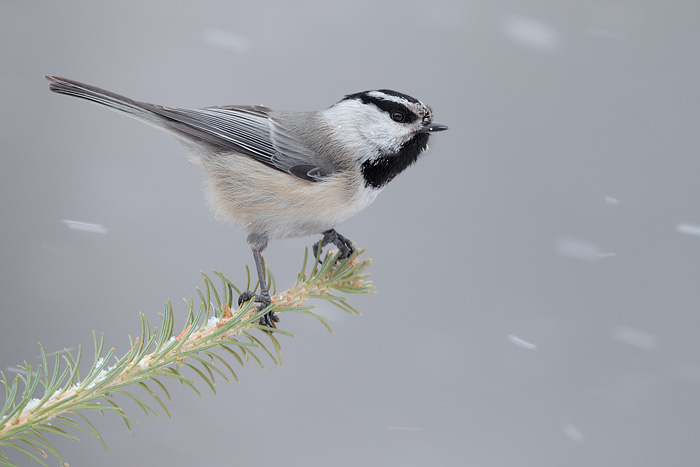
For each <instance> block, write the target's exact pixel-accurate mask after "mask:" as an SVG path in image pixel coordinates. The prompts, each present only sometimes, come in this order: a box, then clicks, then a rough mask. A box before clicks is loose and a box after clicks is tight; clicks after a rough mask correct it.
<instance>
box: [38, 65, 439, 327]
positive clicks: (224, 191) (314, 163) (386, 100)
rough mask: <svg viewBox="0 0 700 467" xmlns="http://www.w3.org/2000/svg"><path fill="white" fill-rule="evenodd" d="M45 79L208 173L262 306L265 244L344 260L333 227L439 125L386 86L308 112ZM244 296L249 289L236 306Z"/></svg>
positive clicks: (345, 249) (265, 300) (214, 199)
mask: <svg viewBox="0 0 700 467" xmlns="http://www.w3.org/2000/svg"><path fill="white" fill-rule="evenodd" d="M46 79H48V80H49V81H50V82H51V83H50V84H49V88H50V89H51V90H52V91H54V92H57V93H60V94H67V95H69V96H75V97H79V98H81V99H86V100H88V101H92V102H95V103H97V104H102V105H104V106H107V107H109V108H110V109H112V110H117V111H119V112H123V113H125V114H127V115H129V116H131V117H134V118H137V119H139V120H142V121H144V122H146V123H148V124H151V125H153V126H156V127H159V128H162V129H164V130H167V131H169V132H170V133H172V134H174V135H175V137H176V138H177V139H178V140H179V141H181V142H182V143H184V144H185V145H186V146H188V147H189V148H190V149H191V151H192V153H193V162H195V163H197V164H200V165H202V166H204V168H205V170H206V172H207V175H208V178H207V185H208V192H209V199H210V202H211V204H212V206H213V207H214V210H215V212H216V213H217V214H218V215H219V216H221V217H222V218H224V219H226V220H229V221H232V222H233V224H235V225H236V226H238V227H240V228H242V229H245V230H246V231H247V232H248V244H249V245H250V247H251V248H252V250H253V257H254V258H255V266H256V269H257V273H258V279H259V280H260V296H258V297H256V300H257V301H258V302H260V303H261V306H262V307H266V306H268V305H270V303H271V300H270V294H269V292H268V290H267V285H266V281H265V272H264V269H263V265H262V259H261V252H262V251H263V250H264V249H265V247H266V246H267V243H268V241H269V240H276V239H282V238H288V237H298V236H304V235H310V234H317V233H322V234H323V239H322V240H320V241H319V242H318V243H316V244H315V245H314V253H315V254H318V253H319V251H320V249H321V248H323V247H324V246H326V245H327V244H329V243H333V244H334V245H335V246H337V247H338V249H339V250H340V251H341V253H342V254H341V256H342V257H347V256H348V255H350V253H351V252H352V251H353V250H354V248H353V246H352V243H351V242H350V241H349V240H348V239H347V238H345V237H343V236H342V235H340V234H338V233H337V232H336V231H335V230H334V227H335V226H336V225H337V224H339V223H341V222H343V221H345V220H347V219H348V218H350V217H351V216H353V215H355V214H357V213H358V212H360V211H362V210H363V209H364V208H366V207H367V206H368V205H369V204H370V203H372V201H374V199H375V198H376V197H377V194H379V192H380V191H381V190H382V189H383V188H384V186H385V185H386V184H387V183H389V182H390V181H391V180H392V179H393V178H394V177H395V176H396V175H398V174H399V173H401V172H402V171H403V170H405V169H406V168H408V167H409V166H410V165H412V164H413V163H414V162H416V160H417V159H418V156H420V155H421V153H422V152H423V151H424V150H425V149H426V148H427V147H428V139H429V135H430V133H431V132H434V131H442V130H446V129H447V127H446V126H445V125H441V124H439V123H434V122H433V120H432V118H433V113H432V110H431V109H430V107H428V106H426V105H424V104H423V103H422V102H420V101H419V100H417V99H414V98H413V97H410V96H407V95H406V94H402V93H400V92H396V91H390V90H388V89H381V90H377V91H365V92H360V93H357V94H350V95H347V96H345V98H344V99H343V100H341V101H340V102H338V103H336V104H334V105H333V106H331V107H329V108H327V109H325V110H320V111H315V112H288V111H281V110H273V109H269V108H267V107H261V106H243V105H233V106H221V107H207V108H204V109H183V108H174V107H164V106H160V105H153V104H147V103H145V102H138V101H133V100H131V99H129V98H127V97H124V96H120V95H118V94H114V93H112V92H109V91H105V90H103V89H100V88H97V87H94V86H90V85H87V84H83V83H79V82H77V81H73V80H69V79H65V78H59V77H57V76H46ZM253 297H254V295H253V294H251V293H249V292H248V293H246V294H244V295H242V296H241V298H240V299H239V302H240V301H241V300H249V299H251V298H253ZM261 309H262V308H261ZM277 321H279V318H278V317H277V316H276V315H275V314H274V312H273V311H270V312H269V313H268V314H267V315H265V316H264V317H263V318H261V320H260V323H261V324H263V325H265V326H268V327H273V328H274V327H276V326H275V322H277Z"/></svg>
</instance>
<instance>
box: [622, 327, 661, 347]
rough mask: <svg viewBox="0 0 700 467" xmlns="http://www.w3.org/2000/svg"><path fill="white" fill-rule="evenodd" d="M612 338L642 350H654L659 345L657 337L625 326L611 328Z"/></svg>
mask: <svg viewBox="0 0 700 467" xmlns="http://www.w3.org/2000/svg"><path fill="white" fill-rule="evenodd" d="M613 338H614V339H615V340H616V341H618V342H622V343H623V344H627V345H631V346H633V347H637V348H640V349H644V350H655V349H656V348H657V347H658V346H659V339H658V338H657V337H656V336H655V335H653V334H649V333H648V332H644V331H640V330H638V329H632V328H628V327H627V326H617V327H616V328H615V329H614V330H613Z"/></svg>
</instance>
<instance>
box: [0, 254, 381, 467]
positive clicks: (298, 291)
mask: <svg viewBox="0 0 700 467" xmlns="http://www.w3.org/2000/svg"><path fill="white" fill-rule="evenodd" d="M362 253H364V250H360V251H355V252H354V253H353V254H352V255H350V257H349V258H346V259H344V260H339V259H338V254H336V255H326V256H325V257H324V259H323V261H322V262H321V263H320V264H319V262H315V261H313V260H311V261H312V262H314V266H313V268H312V269H311V271H310V272H309V273H308V274H307V272H306V267H307V264H308V263H309V251H308V249H307V250H306V253H305V255H304V264H303V267H302V270H301V272H299V274H298V276H297V281H296V283H295V284H294V285H293V286H292V287H290V288H289V289H287V290H285V291H284V292H281V293H279V294H275V295H274V296H273V297H272V301H273V304H274V309H275V312H276V313H286V312H296V313H300V314H302V315H305V316H309V317H312V318H315V319H317V320H318V321H319V322H320V323H321V324H323V325H324V326H325V327H326V328H327V329H328V330H329V331H331V328H330V327H329V326H328V324H327V323H326V321H327V318H325V317H323V316H320V315H317V314H315V313H312V312H311V311H310V310H311V309H313V308H314V306H311V305H304V303H305V302H306V301H307V300H308V299H310V298H313V299H323V300H326V301H328V302H330V303H332V304H334V305H336V306H337V307H339V308H340V309H342V310H343V311H346V312H348V313H350V314H359V312H357V310H355V309H354V308H352V307H351V306H350V305H349V304H348V303H347V299H346V298H345V297H341V296H337V295H334V294H332V293H331V292H336V293H337V292H342V293H347V294H352V293H373V292H374V286H373V285H372V282H371V281H368V280H367V278H368V277H369V274H367V273H365V270H366V269H367V267H368V266H369V265H370V263H371V260H369V259H364V260H363V259H360V255H361V254H362ZM246 271H248V281H247V284H246V290H249V289H250V273H249V269H248V267H247V266H246ZM214 274H215V276H216V277H217V278H218V279H217V282H219V280H220V282H221V285H220V286H219V287H220V288H219V289H217V286H216V285H215V284H214V281H212V279H210V278H209V276H207V275H206V274H204V273H202V275H203V277H204V291H202V290H200V289H199V288H197V294H198V295H199V298H200V301H201V303H200V305H199V308H198V309H195V307H194V303H193V300H192V298H191V297H190V300H189V301H187V300H185V304H186V306H187V318H186V321H185V325H184V327H183V329H182V331H181V332H180V333H179V334H175V332H174V323H175V315H174V313H173V307H172V304H171V303H170V301H169V300H168V301H167V302H166V304H165V309H164V312H163V313H162V314H161V315H160V319H161V322H160V326H158V327H156V328H152V327H151V325H150V323H149V321H148V319H147V318H146V316H145V315H143V314H141V316H140V320H141V335H140V336H138V337H136V338H135V339H133V340H132V339H131V338H129V340H130V343H131V345H130V348H129V350H128V351H127V352H126V353H125V354H124V355H123V356H122V357H121V358H117V357H116V356H115V349H114V348H111V349H109V350H107V351H106V352H105V339H104V335H102V334H101V335H100V336H99V337H98V335H97V334H96V333H93V343H94V344H93V347H94V348H93V350H94V358H93V363H92V365H91V366H90V369H89V370H88V372H87V374H86V376H85V377H84V378H81V374H80V370H79V367H80V364H81V361H82V357H83V352H82V348H80V347H78V351H77V353H76V354H75V355H74V354H73V353H71V352H70V351H69V350H68V349H64V350H63V351H62V352H59V353H57V354H56V355H55V359H54V360H53V362H52V363H51V364H50V363H49V360H48V358H47V355H46V352H45V351H44V348H43V346H42V345H41V344H39V351H40V353H41V363H40V364H39V365H37V367H36V368H33V367H32V365H30V364H29V363H27V362H24V365H23V366H19V368H20V369H21V370H22V371H23V373H22V374H17V375H15V377H14V379H11V380H10V379H8V378H7V376H6V375H5V374H4V373H3V372H2V371H0V385H1V386H2V388H4V392H5V402H4V404H3V405H2V408H1V409H0V466H8V467H15V466H16V464H15V463H14V462H13V461H12V460H11V458H10V456H9V455H8V454H7V453H6V452H5V451H8V452H9V450H10V449H12V450H15V451H16V452H20V453H22V454H23V455H24V456H26V457H28V458H29V459H32V460H34V461H36V462H37V463H39V464H41V465H47V464H46V462H45V461H44V459H47V458H48V456H49V455H53V456H55V457H56V458H57V459H58V460H59V462H60V463H61V464H62V465H64V461H63V458H62V457H61V455H60V454H59V453H58V451H57V450H56V449H55V447H54V446H53V445H52V444H51V442H50V441H49V438H50V437H52V436H55V435H59V436H61V437H63V438H66V439H70V440H74V441H77V440H78V438H77V437H76V436H75V434H73V433H75V432H80V433H85V434H88V435H90V436H94V437H96V438H97V439H98V440H99V441H100V443H101V444H102V446H103V447H104V449H105V452H106V451H107V445H106V443H105V440H104V439H103V438H102V436H101V435H100V433H99V432H98V431H97V429H96V428H95V426H94V425H93V423H92V422H90V420H89V419H88V418H87V417H86V415H85V413H86V412H88V411H94V410H97V411H98V412H99V413H100V414H102V415H104V414H105V413H107V412H112V413H115V414H116V415H117V416H119V417H120V418H121V419H122V420H123V421H124V423H125V424H126V427H127V429H128V430H129V431H131V428H132V423H137V421H136V420H135V419H134V418H132V417H130V416H129V415H127V414H126V413H125V412H124V410H123V409H122V407H120V406H119V405H117V403H116V402H115V401H114V400H113V396H114V395H117V394H119V395H121V396H125V397H126V399H127V400H131V401H132V402H134V403H135V404H136V406H138V407H139V408H141V410H142V411H143V413H144V414H145V415H146V416H148V415H149V414H154V415H156V416H160V413H164V414H165V415H167V416H168V417H171V415H170V412H169V411H168V409H167V406H166V403H167V402H169V401H170V393H169V392H168V390H167V389H166V387H165V385H164V384H163V383H162V382H161V381H160V380H161V379H163V378H170V379H174V380H176V381H179V382H180V384H181V385H186V386H188V387H190V388H191V389H192V390H194V391H195V393H197V394H198V395H200V396H201V393H200V391H199V390H198V389H197V387H196V385H197V382H198V381H203V382H204V383H206V386H208V387H209V388H210V389H211V391H212V392H214V394H216V388H215V386H216V379H217V378H222V379H223V380H225V381H227V382H230V381H231V379H230V378H229V375H230V376H232V377H233V379H235V380H236V381H238V376H237V375H236V372H235V371H234V369H233V368H232V366H231V365H230V364H229V362H231V361H235V362H238V363H239V364H240V365H241V366H243V365H244V363H245V362H249V361H251V359H252V360H254V361H255V362H257V363H258V364H259V365H260V367H261V368H263V369H265V366H264V365H263V362H262V360H261V359H260V358H259V357H258V356H257V355H256V352H254V350H262V351H263V352H264V353H266V354H267V356H268V357H269V358H270V359H271V360H272V361H273V363H274V364H275V365H281V364H282V349H281V346H280V343H279V341H278V340H277V338H276V336H275V334H284V335H287V336H292V337H293V336H294V335H293V334H291V333H289V332H287V331H283V330H281V329H269V328H266V327H263V326H261V325H259V324H258V321H259V319H260V318H261V317H262V316H263V315H264V314H265V313H267V311H268V310H267V309H265V310H257V309H256V308H255V307H254V303H253V300H250V301H248V302H246V303H243V304H242V305H241V306H240V307H239V308H238V309H237V310H235V311H234V310H232V308H231V306H232V304H233V303H234V291H235V293H236V294H237V295H240V289H238V288H237V287H236V286H235V285H234V284H233V283H231V281H229V280H228V279H227V278H226V277H225V276H224V275H223V274H222V273H221V272H214ZM267 277H268V287H269V289H270V290H272V292H273V294H274V293H275V287H276V281H275V278H274V276H273V275H272V273H271V272H270V271H269V270H267ZM257 287H258V284H255V288H257ZM237 295H236V296H237ZM254 329H258V330H262V336H263V338H264V339H269V342H270V343H271V344H272V345H271V346H269V345H267V346H266V345H265V344H264V343H263V342H262V341H261V339H259V338H258V337H256V336H254V335H253V334H251V332H250V331H252V330H254ZM331 333H332V331H331ZM264 339H263V340H264ZM216 350H222V351H223V352H216ZM227 360H228V361H227ZM182 370H185V372H186V373H187V374H188V376H186V375H183V374H182ZM0 391H1V389H0ZM136 393H138V395H137V394H136ZM144 395H145V397H144ZM146 399H150V400H149V403H146V402H145V400H146ZM153 401H155V404H154V403H153ZM5 448H7V449H5Z"/></svg>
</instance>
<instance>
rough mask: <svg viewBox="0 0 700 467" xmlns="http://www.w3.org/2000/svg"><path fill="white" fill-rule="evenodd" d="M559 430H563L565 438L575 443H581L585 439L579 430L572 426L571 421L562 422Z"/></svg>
mask: <svg viewBox="0 0 700 467" xmlns="http://www.w3.org/2000/svg"><path fill="white" fill-rule="evenodd" d="M561 431H562V432H564V434H565V435H566V436H567V438H569V439H570V440H572V441H573V442H575V443H578V444H583V442H584V441H585V436H583V433H581V430H579V429H578V428H576V427H575V426H573V425H572V424H571V423H564V424H563V425H562V426H561Z"/></svg>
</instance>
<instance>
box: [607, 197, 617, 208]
mask: <svg viewBox="0 0 700 467" xmlns="http://www.w3.org/2000/svg"><path fill="white" fill-rule="evenodd" d="M605 202H606V203H608V204H612V205H613V206H617V205H618V204H620V200H619V199H617V198H613V197H612V196H606V197H605Z"/></svg>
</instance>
